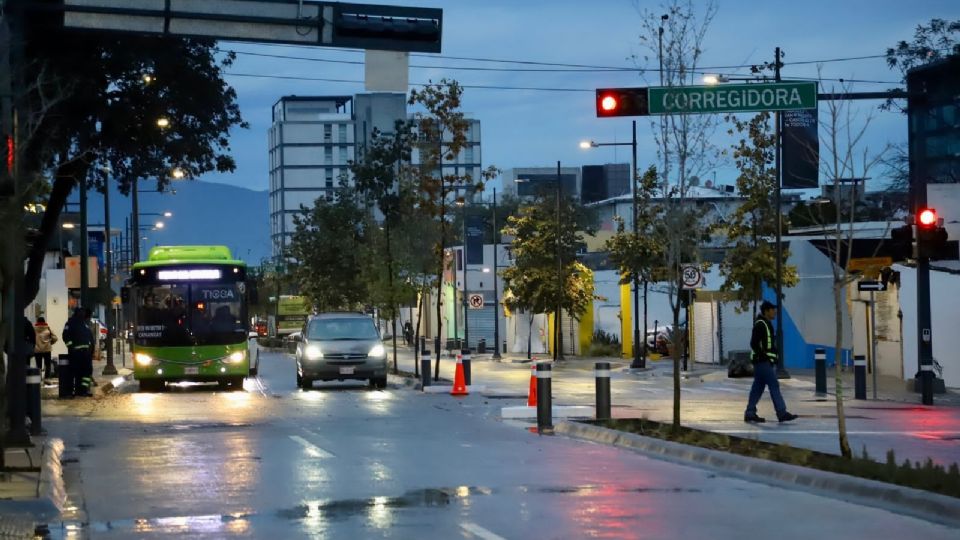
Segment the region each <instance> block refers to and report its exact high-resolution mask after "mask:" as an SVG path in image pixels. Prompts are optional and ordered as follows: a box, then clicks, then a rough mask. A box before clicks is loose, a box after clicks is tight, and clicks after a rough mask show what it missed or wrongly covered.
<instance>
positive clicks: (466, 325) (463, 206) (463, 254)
mask: <svg viewBox="0 0 960 540" xmlns="http://www.w3.org/2000/svg"><path fill="white" fill-rule="evenodd" d="M455 203H456V205H457V206H459V207H460V219H461V221H463V249H461V250H460V258H461V259H462V260H461V263H462V264H463V268H462V270H463V295H462V296H461V298H460V302H456V298H454V302H453V304H454V306H456V305H458V304H459V305H461V306H463V347H461V348H463V349H469V348H470V315H469V313H468V310H469V309H470V308H469V307H468V306H467V200H466V199H465V198H464V197H463V196H458V197H457V199H456V201H455ZM454 272H456V269H454ZM453 295H454V297H456V295H457V289H456V287H454V289H453ZM453 311H454V320H456V311H457V310H456V308H454V310H453ZM453 337H454V341H456V337H457V335H456V330H454V335H453Z"/></svg>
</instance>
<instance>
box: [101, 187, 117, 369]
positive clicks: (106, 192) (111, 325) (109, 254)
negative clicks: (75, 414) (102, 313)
mask: <svg viewBox="0 0 960 540" xmlns="http://www.w3.org/2000/svg"><path fill="white" fill-rule="evenodd" d="M103 229H104V248H103V249H104V250H106V254H105V255H106V261H105V262H106V268H105V269H104V270H105V272H106V276H104V277H105V278H106V282H107V292H108V293H109V295H110V301H109V302H107V365H105V366H103V374H104V375H116V374H117V366H115V365H114V364H113V333H114V332H115V331H116V328H115V326H116V321H114V318H113V270H112V266H111V265H112V264H113V242H112V239H111V237H110V232H111V231H110V179H109V178H108V179H107V181H106V182H104V184H103Z"/></svg>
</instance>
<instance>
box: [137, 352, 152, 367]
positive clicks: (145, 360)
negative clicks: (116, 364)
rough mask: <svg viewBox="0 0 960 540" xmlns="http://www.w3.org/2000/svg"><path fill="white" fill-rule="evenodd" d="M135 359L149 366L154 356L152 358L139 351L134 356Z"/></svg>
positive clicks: (142, 364)
mask: <svg viewBox="0 0 960 540" xmlns="http://www.w3.org/2000/svg"><path fill="white" fill-rule="evenodd" d="M133 358H134V360H136V361H137V363H138V364H140V365H141V366H149V365H150V364H152V363H153V358H150V355H147V354H143V353H137V354H135V355H134V356H133Z"/></svg>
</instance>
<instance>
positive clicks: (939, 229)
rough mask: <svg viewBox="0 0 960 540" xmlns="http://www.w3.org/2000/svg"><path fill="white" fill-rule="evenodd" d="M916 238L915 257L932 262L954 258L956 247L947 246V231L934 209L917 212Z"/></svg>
mask: <svg viewBox="0 0 960 540" xmlns="http://www.w3.org/2000/svg"><path fill="white" fill-rule="evenodd" d="M916 236H917V257H922V258H927V259H932V260H946V259H955V258H956V247H955V245H954V246H951V245H949V244H950V242H948V236H947V230H946V229H945V228H944V227H943V220H942V219H940V217H939V216H937V211H936V210H935V209H933V208H923V209H921V210H920V211H919V212H917V235H916ZM954 244H956V243H954Z"/></svg>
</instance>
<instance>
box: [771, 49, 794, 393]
mask: <svg viewBox="0 0 960 540" xmlns="http://www.w3.org/2000/svg"><path fill="white" fill-rule="evenodd" d="M773 72H774V79H775V81H776V82H778V83H779V82H780V47H777V48H776V50H775V51H774V62H773ZM773 117H774V118H773V123H774V130H775V134H774V136H775V138H776V143H777V144H776V156H775V159H776V163H775V167H776V169H777V179H776V182H777V185H776V189H774V203H773V206H774V210H775V211H776V212H777V239H776V257H777V261H776V266H777V311H778V313H777V378H778V379H789V378H790V373H788V372H787V370H786V368H785V367H784V362H783V358H784V350H783V314H784V313H785V312H786V310H784V308H783V211H782V208H781V204H782V203H781V200H780V199H781V197H780V190H781V185H782V184H781V178H782V175H781V171H780V168H781V167H780V162H781V158H782V156H781V153H780V145H781V144H782V142H781V141H780V111H774V113H773Z"/></svg>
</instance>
